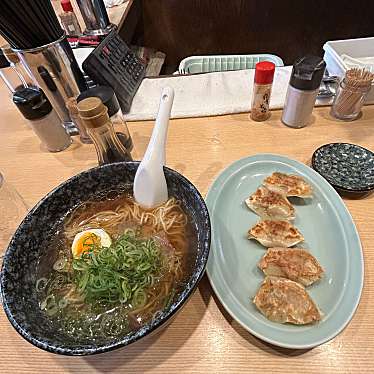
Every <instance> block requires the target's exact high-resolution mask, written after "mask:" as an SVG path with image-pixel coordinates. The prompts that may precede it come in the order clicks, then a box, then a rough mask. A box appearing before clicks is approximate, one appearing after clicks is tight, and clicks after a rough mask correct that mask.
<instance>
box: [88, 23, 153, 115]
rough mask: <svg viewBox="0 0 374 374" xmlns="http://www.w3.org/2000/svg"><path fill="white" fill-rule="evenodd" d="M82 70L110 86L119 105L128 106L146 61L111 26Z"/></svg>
mask: <svg viewBox="0 0 374 374" xmlns="http://www.w3.org/2000/svg"><path fill="white" fill-rule="evenodd" d="M82 67H83V70H84V71H85V73H86V74H87V75H89V77H90V78H92V79H93V80H94V81H95V82H96V83H98V84H99V85H104V86H110V87H112V88H113V90H114V92H115V94H116V96H117V99H118V101H119V104H120V106H121V109H122V111H123V112H125V113H127V112H129V110H130V107H131V102H132V99H133V97H134V96H135V94H136V91H137V90H138V88H139V86H140V83H141V82H142V80H143V78H144V76H145V71H146V64H145V63H143V62H142V61H141V60H140V59H139V58H138V57H137V56H136V55H135V53H134V52H133V51H132V50H131V49H130V48H129V47H128V46H127V44H126V43H125V42H124V41H123V40H122V39H121V38H120V37H119V36H118V34H117V32H116V30H113V31H112V32H111V33H110V34H109V35H108V36H107V37H106V38H105V39H104V40H103V41H102V42H101V43H100V44H99V45H98V46H97V47H96V48H95V49H94V50H93V51H92V53H91V54H90V55H89V56H88V57H87V58H86V59H85V60H84V62H83V64H82Z"/></svg>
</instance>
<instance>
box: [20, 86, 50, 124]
mask: <svg viewBox="0 0 374 374" xmlns="http://www.w3.org/2000/svg"><path fill="white" fill-rule="evenodd" d="M13 102H14V104H16V106H17V108H18V109H19V110H20V112H21V113H22V114H23V115H24V117H25V118H26V119H30V120H35V119H39V118H43V117H44V116H46V115H47V114H49V113H51V111H52V105H51V103H50V102H49V101H48V99H47V97H46V96H45V95H44V92H43V91H42V90H39V89H36V88H22V89H20V90H17V91H16V92H15V93H14V94H13Z"/></svg>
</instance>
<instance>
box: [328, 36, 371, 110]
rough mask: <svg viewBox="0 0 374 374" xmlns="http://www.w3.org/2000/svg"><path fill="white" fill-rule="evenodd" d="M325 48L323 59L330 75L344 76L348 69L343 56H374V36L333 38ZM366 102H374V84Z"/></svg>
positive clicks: (364, 57) (357, 57)
mask: <svg viewBox="0 0 374 374" xmlns="http://www.w3.org/2000/svg"><path fill="white" fill-rule="evenodd" d="M323 49H324V51H325V54H324V57H323V59H324V60H325V61H326V65H327V70H328V72H329V73H330V75H337V76H338V77H341V78H342V77H343V76H344V75H345V72H346V71H347V70H348V67H347V65H346V64H345V63H344V61H343V59H342V56H343V55H348V56H350V57H353V58H356V59H360V58H363V59H367V58H368V57H374V37H371V38H359V39H346V40H332V41H328V42H327V43H325V45H324V46H323ZM365 103H366V104H372V103H374V86H372V88H371V90H370V92H369V93H368V95H367V96H366V100H365Z"/></svg>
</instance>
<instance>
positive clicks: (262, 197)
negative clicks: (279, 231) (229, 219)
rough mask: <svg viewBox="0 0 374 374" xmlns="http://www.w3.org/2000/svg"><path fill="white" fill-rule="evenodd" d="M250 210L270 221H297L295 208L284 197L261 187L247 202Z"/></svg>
mask: <svg viewBox="0 0 374 374" xmlns="http://www.w3.org/2000/svg"><path fill="white" fill-rule="evenodd" d="M245 203H246V204H247V206H248V208H249V209H252V210H253V211H254V212H255V213H256V214H257V215H259V216H260V217H262V218H270V219H283V220H288V221H290V220H293V219H295V208H294V207H293V206H292V205H291V203H290V202H289V201H288V200H287V198H286V197H285V196H284V195H281V194H279V193H277V192H273V191H270V190H269V189H267V188H266V187H264V186H261V187H259V188H258V189H257V191H256V192H255V193H254V194H252V195H251V196H250V197H249V198H248V199H246V200H245Z"/></svg>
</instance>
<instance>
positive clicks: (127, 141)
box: [77, 86, 133, 152]
mask: <svg viewBox="0 0 374 374" xmlns="http://www.w3.org/2000/svg"><path fill="white" fill-rule="evenodd" d="M88 97H98V98H99V99H100V100H101V101H102V102H103V104H104V105H105V106H106V107H107V108H108V115H109V118H110V120H111V122H112V124H113V128H114V131H115V132H116V133H117V136H118V138H119V139H120V141H121V143H122V144H123V145H124V146H125V148H126V149H127V150H128V151H129V152H131V151H132V148H133V144H132V139H131V136H130V133H129V130H128V128H127V125H126V122H125V120H124V118H123V114H122V111H121V107H120V106H119V102H118V100H117V97H116V94H115V93H114V91H113V89H112V88H111V87H108V86H97V87H93V88H90V89H88V90H87V91H84V92H82V93H81V94H80V95H79V96H78V98H77V102H78V103H79V102H80V101H82V100H84V99H86V98H88Z"/></svg>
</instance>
